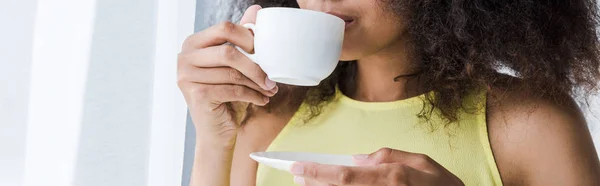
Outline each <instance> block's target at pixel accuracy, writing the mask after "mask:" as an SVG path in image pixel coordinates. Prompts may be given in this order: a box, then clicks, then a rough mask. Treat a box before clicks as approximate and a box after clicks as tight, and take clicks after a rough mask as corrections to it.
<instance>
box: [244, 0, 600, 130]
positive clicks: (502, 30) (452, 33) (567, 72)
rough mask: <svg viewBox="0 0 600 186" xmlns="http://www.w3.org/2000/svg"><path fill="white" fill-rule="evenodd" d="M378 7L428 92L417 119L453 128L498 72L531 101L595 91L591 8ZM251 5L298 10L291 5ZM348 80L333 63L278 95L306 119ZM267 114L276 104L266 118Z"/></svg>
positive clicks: (347, 70) (396, 1)
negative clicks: (397, 22) (405, 42)
mask: <svg viewBox="0 0 600 186" xmlns="http://www.w3.org/2000/svg"><path fill="white" fill-rule="evenodd" d="M379 1H380V2H381V3H384V5H385V6H382V7H384V9H385V10H386V11H392V12H393V13H394V14H395V15H397V16H402V17H403V20H405V22H404V24H406V25H407V33H408V34H409V38H410V40H411V41H410V42H411V44H412V45H413V48H412V50H413V51H412V52H413V53H414V55H415V56H416V57H415V61H414V62H415V63H417V64H418V66H419V67H420V68H421V69H420V70H421V72H422V74H425V75H424V76H421V77H420V78H426V81H427V82H428V83H427V84H426V85H425V86H426V88H427V90H432V91H433V92H434V94H432V95H431V96H427V97H426V100H425V101H424V104H425V105H426V106H428V107H427V108H428V109H424V110H423V111H422V113H421V114H420V116H425V117H426V116H427V115H428V114H431V112H432V111H433V110H434V109H435V110H437V111H439V113H441V115H442V116H443V118H444V119H446V121H448V123H450V122H455V121H457V120H458V116H457V112H458V111H459V110H461V109H465V108H464V107H465V106H464V105H463V99H465V97H466V96H467V94H468V92H469V90H472V89H473V88H477V87H486V88H488V89H491V87H494V86H496V84H498V83H497V82H498V81H499V79H500V76H499V74H498V69H500V68H509V69H511V70H512V71H514V73H515V75H516V76H517V77H519V79H520V81H521V85H522V87H524V88H528V89H529V90H536V93H535V94H532V95H539V96H550V97H552V96H555V95H556V96H557V95H559V94H564V93H568V94H570V95H573V92H574V90H576V89H577V90H585V91H596V90H597V88H598V82H599V81H600V61H599V50H598V49H599V48H598V32H597V31H598V30H597V26H598V12H597V7H596V2H595V1H593V0H570V1H532V0H511V1H487V0H451V1H444V0H379ZM253 3H255V4H259V5H261V6H263V7H272V6H278V7H298V4H297V2H296V0H254V1H253ZM355 74H356V62H341V63H339V65H338V67H337V68H336V70H335V71H334V73H333V74H332V75H331V76H330V77H328V78H327V79H326V80H324V81H323V82H322V83H321V84H320V85H319V86H317V87H311V88H307V87H287V88H284V89H285V90H287V91H286V93H284V94H285V95H286V96H285V100H288V99H291V101H292V102H293V103H294V104H298V103H299V102H302V101H303V102H305V103H306V104H308V105H309V106H310V111H311V114H310V115H311V116H310V118H312V117H314V116H316V115H318V114H319V112H320V111H321V109H322V107H323V105H325V104H326V103H327V102H328V101H330V100H331V99H332V98H333V97H334V94H335V86H336V85H339V86H340V88H341V89H342V87H343V88H346V89H352V88H353V87H354V85H353V84H354V81H353V80H354V79H353V78H354V76H355ZM557 97H558V96H557ZM281 100H284V99H282V98H279V101H281ZM289 101H290V100H288V101H286V104H282V105H290V104H289ZM272 102H273V101H272ZM274 107H278V106H277V104H276V103H273V104H271V106H270V107H269V108H270V109H269V110H271V109H272V108H274ZM424 108H425V107H424Z"/></svg>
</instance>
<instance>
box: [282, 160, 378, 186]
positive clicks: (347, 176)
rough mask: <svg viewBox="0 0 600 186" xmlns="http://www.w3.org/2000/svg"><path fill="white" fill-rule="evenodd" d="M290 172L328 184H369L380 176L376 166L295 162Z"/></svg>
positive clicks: (305, 178)
mask: <svg viewBox="0 0 600 186" xmlns="http://www.w3.org/2000/svg"><path fill="white" fill-rule="evenodd" d="M291 171H292V173H293V174H294V175H295V176H297V177H301V178H304V180H314V181H316V182H321V183H326V184H330V185H369V184H374V183H376V182H377V180H378V178H380V177H381V175H380V173H381V172H383V171H380V170H379V167H377V166H364V167H347V166H338V165H323V164H318V163H295V164H294V165H293V166H292V170H291Z"/></svg>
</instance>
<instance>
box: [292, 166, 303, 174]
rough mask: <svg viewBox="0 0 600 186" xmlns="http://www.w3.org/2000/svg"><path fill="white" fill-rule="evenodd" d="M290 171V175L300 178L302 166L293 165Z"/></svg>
mask: <svg viewBox="0 0 600 186" xmlns="http://www.w3.org/2000/svg"><path fill="white" fill-rule="evenodd" d="M291 171H292V174H294V175H299V176H301V175H303V174H304V166H302V165H300V164H294V165H293V166H292V170H291Z"/></svg>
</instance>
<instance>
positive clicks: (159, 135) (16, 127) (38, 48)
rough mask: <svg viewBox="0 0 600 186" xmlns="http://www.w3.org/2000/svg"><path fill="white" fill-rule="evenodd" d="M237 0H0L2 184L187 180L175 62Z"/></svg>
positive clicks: (596, 130) (592, 115)
mask: <svg viewBox="0 0 600 186" xmlns="http://www.w3.org/2000/svg"><path fill="white" fill-rule="evenodd" d="M234 1H239V0H217V1H214V0H200V1H199V2H200V3H202V4H199V7H202V10H213V11H206V12H203V13H195V7H196V0H155V1H146V0H18V1H17V0H0V25H2V29H0V41H2V42H0V90H1V91H0V185H2V186H5V185H6V186H21V185H26V186H38V185H40V186H42V185H43V186H49V185H50V186H55V185H56V186H70V185H85V186H94V185H98V186H100V185H102V186H104V185H110V186H119V185H128V186H129V185H136V186H137V185H152V186H155V185H156V186H163V185H164V186H172V185H179V184H183V185H187V180H186V179H188V177H184V178H183V180H182V162H183V151H184V150H183V149H184V147H183V144H184V142H183V141H184V130H185V127H184V125H185V123H186V113H185V112H186V108H185V103H184V101H183V99H182V97H181V95H180V93H179V92H178V90H177V87H176V84H175V67H176V66H175V65H176V55H177V53H178V51H179V49H180V44H181V42H182V41H183V39H184V38H185V37H186V36H187V35H190V34H192V32H193V31H194V15H197V16H200V18H199V20H197V21H196V23H197V24H196V27H197V28H196V30H200V29H202V28H203V27H205V26H207V25H208V24H209V23H210V22H218V21H221V20H228V19H234V20H235V19H237V18H239V13H235V12H239V11H240V10H233V9H231V4H230V3H231V2H234ZM204 3H205V4H204ZM215 10H219V11H215ZM208 15H213V16H214V17H211V16H208ZM231 16H233V18H231ZM208 18H213V19H211V21H210V22H209V21H208V20H209V19H208ZM589 105H590V106H591V107H590V108H588V107H587V106H586V105H582V107H583V110H584V111H585V112H586V116H587V118H588V121H589V123H590V130H591V131H592V133H593V135H594V137H595V142H596V148H597V149H598V147H600V97H599V96H593V97H592V99H591V100H590V104H589ZM191 125H192V124H191V123H190V122H188V128H189V127H191ZM191 131H192V133H190V132H189V131H188V134H187V137H186V140H187V141H186V142H185V143H186V158H185V159H186V163H185V164H186V165H185V166H186V168H185V169H184V170H185V172H188V173H189V170H191V168H190V167H191V164H192V162H191V160H192V159H193V142H194V141H193V139H194V136H193V135H194V134H193V130H191ZM599 150H600V149H599ZM184 175H185V174H184Z"/></svg>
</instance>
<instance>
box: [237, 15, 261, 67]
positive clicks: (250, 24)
mask: <svg viewBox="0 0 600 186" xmlns="http://www.w3.org/2000/svg"><path fill="white" fill-rule="evenodd" d="M242 26H244V27H246V28H248V29H250V30H252V32H254V27H255V25H254V24H252V23H246V24H244V25H242ZM235 48H236V49H237V50H238V51H240V52H241V53H242V54H244V55H245V56H246V57H248V58H249V59H250V60H252V61H253V62H254V63H256V54H249V53H248V52H246V51H244V49H242V48H240V47H238V46H235Z"/></svg>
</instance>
